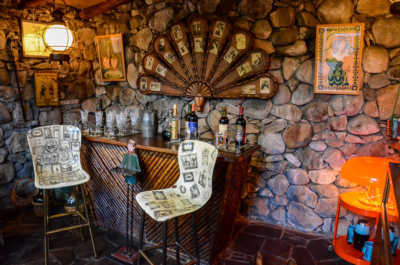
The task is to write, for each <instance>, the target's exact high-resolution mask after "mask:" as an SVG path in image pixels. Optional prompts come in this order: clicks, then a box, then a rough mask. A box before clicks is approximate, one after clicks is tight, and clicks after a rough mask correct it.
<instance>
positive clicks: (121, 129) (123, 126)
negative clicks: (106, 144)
mask: <svg viewBox="0 0 400 265" xmlns="http://www.w3.org/2000/svg"><path fill="white" fill-rule="evenodd" d="M116 120H117V128H118V136H120V137H123V136H126V135H127V134H128V133H127V115H126V113H125V112H120V113H118V114H117V115H116Z"/></svg>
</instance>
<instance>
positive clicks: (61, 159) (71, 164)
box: [27, 125, 96, 265]
mask: <svg viewBox="0 0 400 265" xmlns="http://www.w3.org/2000/svg"><path fill="white" fill-rule="evenodd" d="M27 139H28V145H29V149H30V151H31V154H32V162H33V168H34V173H35V186H36V188H38V189H43V199H44V202H43V225H44V258H45V265H47V261H48V251H49V237H50V235H53V234H55V233H58V232H62V231H68V230H72V229H82V228H83V227H87V228H88V229H89V234H90V240H91V243H92V248H93V252H94V256H95V257H96V247H95V244H94V239H93V232H92V227H91V224H90V217H89V213H88V209H87V205H86V202H87V199H86V194H85V190H84V187H83V185H82V184H84V183H86V182H87V181H88V180H89V179H90V177H89V175H88V174H87V173H86V172H85V171H84V170H83V169H82V166H81V160H80V149H81V131H80V130H79V129H78V128H77V127H74V126H71V125H50V126H42V127H38V128H34V129H32V130H30V131H29V132H28V134H27ZM64 187H73V189H75V190H78V188H79V191H80V193H81V194H82V199H83V208H84V214H82V213H81V212H80V209H79V207H76V209H74V208H72V209H71V211H67V212H66V213H59V214H54V215H49V194H48V191H49V190H50V189H55V188H64ZM68 215H74V216H78V218H79V224H78V225H72V226H68V227H63V228H59V229H54V230H49V222H50V220H52V219H55V218H60V217H65V216H68ZM82 221H83V222H82ZM81 232H82V230H81Z"/></svg>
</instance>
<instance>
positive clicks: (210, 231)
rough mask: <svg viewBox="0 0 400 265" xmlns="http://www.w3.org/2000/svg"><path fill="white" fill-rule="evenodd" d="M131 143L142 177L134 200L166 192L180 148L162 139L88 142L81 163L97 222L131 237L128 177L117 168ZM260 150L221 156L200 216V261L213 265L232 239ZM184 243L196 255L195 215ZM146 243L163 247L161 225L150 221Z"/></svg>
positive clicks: (183, 220) (185, 220)
mask: <svg viewBox="0 0 400 265" xmlns="http://www.w3.org/2000/svg"><path fill="white" fill-rule="evenodd" d="M128 139H134V140H135V141H136V150H137V154H138V156H139V160H140V164H141V167H142V173H141V174H140V175H139V180H138V184H137V185H135V188H134V196H135V195H136V194H137V193H138V192H140V191H142V190H152V189H160V188H167V187H170V186H172V185H173V184H174V183H175V181H176V180H177V179H178V177H179V165H178V159H177V151H178V146H179V145H178V144H174V145H169V144H168V143H167V142H165V141H164V140H163V139H162V138H161V137H155V138H150V139H148V138H142V137H141V136H140V135H136V136H132V137H124V138H118V139H107V138H101V137H86V139H85V141H84V144H83V146H82V151H83V154H82V157H83V158H84V159H82V160H83V161H82V163H83V166H84V168H85V169H86V170H87V171H88V172H89V174H90V176H91V180H90V181H89V184H88V185H89V190H90V191H91V195H92V199H93V208H94V212H95V216H96V219H97V220H96V221H97V223H98V224H99V225H100V226H103V227H106V228H108V229H112V230H116V231H118V232H120V233H123V234H125V232H126V226H125V223H126V194H127V185H126V183H125V181H124V177H123V176H122V175H121V174H119V173H116V172H115V171H113V170H112V169H113V168H115V167H118V166H119V165H120V164H121V161H122V158H123V156H124V155H125V153H126V152H127V148H126V146H127V141H128ZM257 149H258V146H251V147H248V148H246V149H245V150H244V151H242V152H241V153H240V154H237V153H230V152H219V156H218V160H217V163H216V166H215V169H214V176H213V194H212V197H211V198H210V200H209V201H208V203H207V204H206V205H205V206H204V207H203V208H201V209H200V210H199V211H197V212H196V213H195V215H196V221H197V230H198V234H199V243H200V250H201V251H200V256H201V259H202V261H203V262H205V263H213V262H215V258H216V256H217V254H218V253H219V252H220V251H221V250H223V249H224V248H225V247H226V245H227V244H228V242H229V240H230V239H231V237H232V235H233V224H234V220H235V218H236V217H237V215H238V213H239V209H240V192H241V187H242V184H243V183H244V180H245V179H246V177H247V172H248V167H249V162H250V158H251V154H252V153H253V152H254V151H256V150H257ZM133 205H134V208H135V210H134V212H135V216H134V222H135V223H134V236H135V237H137V235H138V227H139V225H138V222H139V213H140V212H141V211H140V207H139V205H138V204H137V203H136V201H134V203H133ZM168 227H169V230H168V234H169V235H168V238H169V239H170V240H171V241H170V242H169V244H173V242H174V241H173V240H174V238H175V237H174V235H173V223H172V222H170V221H169V222H168ZM179 229H180V240H181V242H182V244H183V246H184V247H185V248H186V249H187V250H189V251H190V252H191V253H194V246H193V242H192V233H191V218H190V215H187V216H182V217H179ZM145 240H146V242H148V243H159V242H161V223H158V222H155V221H153V220H152V219H151V218H150V217H147V218H146V228H145Z"/></svg>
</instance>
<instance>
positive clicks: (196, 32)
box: [192, 21, 201, 35]
mask: <svg viewBox="0 0 400 265" xmlns="http://www.w3.org/2000/svg"><path fill="white" fill-rule="evenodd" d="M192 33H193V35H200V34H201V25H200V21H195V22H193V23H192Z"/></svg>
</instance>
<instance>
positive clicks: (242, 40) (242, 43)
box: [236, 33, 246, 50]
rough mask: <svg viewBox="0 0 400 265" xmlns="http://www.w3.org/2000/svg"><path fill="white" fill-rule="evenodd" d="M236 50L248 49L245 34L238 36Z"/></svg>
mask: <svg viewBox="0 0 400 265" xmlns="http://www.w3.org/2000/svg"><path fill="white" fill-rule="evenodd" d="M236 48H237V49H238V50H244V49H246V35H244V34H243V33H238V34H236Z"/></svg>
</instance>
